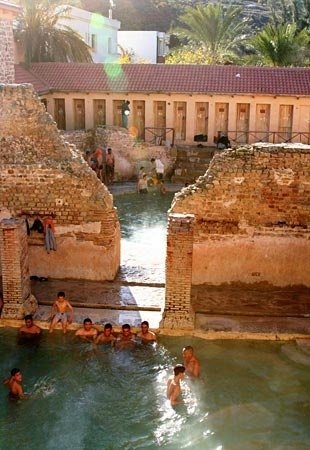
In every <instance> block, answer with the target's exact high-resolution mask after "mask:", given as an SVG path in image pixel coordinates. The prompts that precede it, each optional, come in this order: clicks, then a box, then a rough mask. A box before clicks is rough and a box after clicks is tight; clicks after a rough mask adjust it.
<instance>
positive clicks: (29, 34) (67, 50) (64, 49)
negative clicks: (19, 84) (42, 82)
mask: <svg viewBox="0 0 310 450" xmlns="http://www.w3.org/2000/svg"><path fill="white" fill-rule="evenodd" d="M21 3H22V6H23V10H22V13H21V15H20V16H19V17H18V19H17V22H16V27H15V30H14V37H15V40H16V42H17V44H18V45H20V46H21V48H22V49H23V50H24V53H25V62H26V63H27V64H30V63H31V62H47V61H53V62H56V61H57V62H92V57H91V53H90V47H89V46H88V45H87V44H86V43H85V42H84V41H83V40H82V38H81V37H80V35H79V34H78V33H76V32H75V31H73V30H72V29H71V28H70V27H67V26H61V27H60V26H59V25H58V26H57V22H58V20H59V19H60V18H61V17H63V16H64V14H66V11H67V10H66V9H61V8H58V9H55V7H53V5H52V4H53V1H52V2H51V1H49V0H23V1H22V2H21ZM55 6H56V5H55Z"/></svg>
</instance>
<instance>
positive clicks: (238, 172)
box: [171, 144, 310, 286]
mask: <svg viewBox="0 0 310 450" xmlns="http://www.w3.org/2000/svg"><path fill="white" fill-rule="evenodd" d="M309 198H310V147H309V146H303V145H301V144H300V145H298V144H296V145H294V144H289V145H288V144H286V145H284V144H283V145H274V146H273V145H270V144H257V145H255V146H253V147H251V146H245V147H240V148H238V149H235V150H230V151H226V152H223V153H222V154H219V155H216V156H215V157H214V159H213V160H212V162H211V165H210V167H209V169H208V171H207V172H206V174H205V175H204V176H203V177H200V178H199V179H198V181H197V182H196V184H194V185H192V186H189V187H187V188H184V189H183V190H182V191H181V192H180V193H179V194H177V195H176V196H175V199H174V202H173V205H172V212H174V213H191V214H194V216H195V218H196V221H195V226H194V252H193V276H192V282H193V284H195V285H199V284H213V285H220V284H223V283H248V284H253V283H269V284H271V285H275V286H288V285H305V286H310V265H309V264H306V261H309V258H310V232H309V229H310V202H309ZM171 263H172V264H173V261H171Z"/></svg>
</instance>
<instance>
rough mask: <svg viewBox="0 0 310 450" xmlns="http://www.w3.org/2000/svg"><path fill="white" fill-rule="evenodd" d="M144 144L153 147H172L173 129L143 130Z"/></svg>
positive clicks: (148, 128) (149, 128)
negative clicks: (147, 143) (146, 143)
mask: <svg viewBox="0 0 310 450" xmlns="http://www.w3.org/2000/svg"><path fill="white" fill-rule="evenodd" d="M145 142H149V143H150V144H155V145H166V146H173V145H174V128H151V127H146V128H145Z"/></svg>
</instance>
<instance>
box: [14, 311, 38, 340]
mask: <svg viewBox="0 0 310 450" xmlns="http://www.w3.org/2000/svg"><path fill="white" fill-rule="evenodd" d="M41 331H42V330H41V328H40V327H38V326H37V325H35V324H34V323H33V318H32V315H31V314H27V315H26V316H25V325H23V326H22V327H21V328H20V329H19V333H20V334H22V335H27V336H29V335H31V336H33V337H34V336H39V335H40V334H41Z"/></svg>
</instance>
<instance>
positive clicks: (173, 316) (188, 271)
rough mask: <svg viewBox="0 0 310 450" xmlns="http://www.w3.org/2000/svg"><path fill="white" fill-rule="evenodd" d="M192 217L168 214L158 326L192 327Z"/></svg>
mask: <svg viewBox="0 0 310 450" xmlns="http://www.w3.org/2000/svg"><path fill="white" fill-rule="evenodd" d="M194 221H195V217H194V216H193V215H191V214H188V215H185V214H169V216H168V234H167V259H166V291H165V310H164V314H163V320H162V322H161V326H162V327H165V328H182V329H186V328H193V325H194V314H193V311H192V308H191V281H192V258H193V231H194Z"/></svg>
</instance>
